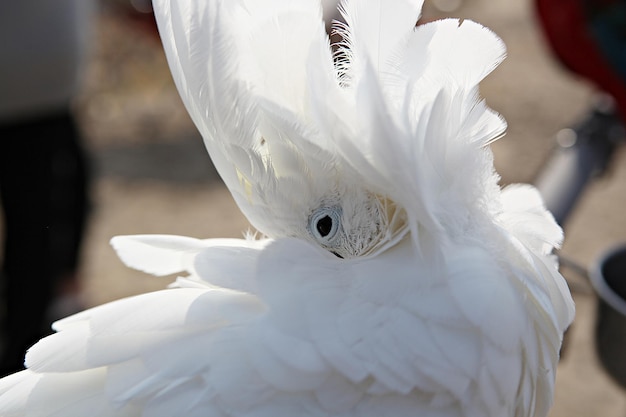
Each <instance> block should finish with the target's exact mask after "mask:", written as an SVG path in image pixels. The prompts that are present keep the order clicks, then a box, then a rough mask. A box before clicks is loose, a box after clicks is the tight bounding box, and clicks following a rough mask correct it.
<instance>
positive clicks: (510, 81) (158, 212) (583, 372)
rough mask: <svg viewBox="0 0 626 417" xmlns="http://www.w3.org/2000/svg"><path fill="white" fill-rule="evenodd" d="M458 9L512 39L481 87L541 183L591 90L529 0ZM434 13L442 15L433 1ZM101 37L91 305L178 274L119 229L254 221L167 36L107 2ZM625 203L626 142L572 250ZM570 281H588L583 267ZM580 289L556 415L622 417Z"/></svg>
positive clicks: (589, 305) (515, 161)
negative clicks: (126, 250)
mask: <svg viewBox="0 0 626 417" xmlns="http://www.w3.org/2000/svg"><path fill="white" fill-rule="evenodd" d="M454 15H455V16H459V17H464V18H471V19H473V20H477V21H479V22H481V23H483V24H485V25H486V26H488V27H490V28H491V29H493V30H494V31H495V32H496V33H497V34H499V35H500V36H501V37H502V38H503V39H504V41H505V43H506V44H507V46H508V58H507V60H506V61H505V62H504V63H503V64H502V65H501V67H499V69H497V70H496V71H495V73H494V74H492V75H491V76H490V77H489V78H488V79H487V80H486V81H485V82H484V84H483V85H482V93H483V95H484V96H485V97H486V98H487V100H488V102H489V103H490V105H491V106H492V107H493V108H494V109H496V110H497V111H499V112H501V113H502V114H503V115H504V116H505V118H506V119H507V121H508V123H509V129H508V134H507V136H506V137H505V138H503V139H502V140H500V141H499V142H497V143H496V144H494V145H493V148H494V151H495V154H496V164H497V168H498V171H499V172H500V173H501V175H502V178H503V183H510V182H524V181H531V180H532V179H533V177H534V175H535V173H536V172H537V170H538V169H539V168H540V167H541V165H542V164H543V162H544V161H545V159H546V157H547V155H548V153H549V152H550V150H551V149H552V147H553V139H552V138H553V136H554V134H555V133H556V132H557V131H558V130H559V129H561V128H563V127H565V126H567V125H569V124H571V123H572V122H573V121H575V120H577V118H579V117H580V116H581V114H583V113H584V110H585V109H586V108H587V106H588V104H589V98H590V93H591V88H590V87H589V86H587V85H585V84H584V83H582V82H581V81H579V80H576V79H574V78H573V77H571V76H569V75H568V74H566V73H565V72H564V71H562V70H561V69H560V68H559V67H558V65H557V64H556V63H555V62H554V61H553V60H552V58H551V57H550V55H549V53H548V51H547V50H546V48H545V46H544V45H543V43H542V39H541V35H540V33H539V32H538V29H537V25H536V23H535V22H534V20H533V13H532V10H531V8H530V5H529V3H528V1H527V0H500V1H497V2H496V1H489V0H465V1H464V2H463V4H462V7H461V8H460V9H458V10H457V11H456V12H455V13H454ZM426 16H427V17H430V18H434V17H438V16H440V15H439V14H438V12H437V11H436V10H435V9H434V8H432V6H431V5H428V6H427V9H426ZM94 40H95V42H94V45H93V48H92V54H91V57H90V61H89V65H88V69H87V76H86V79H85V84H84V89H83V92H82V94H81V97H80V99H79V100H78V103H77V108H78V110H79V113H80V117H81V124H82V126H83V129H84V132H85V135H86V146H87V148H88V150H89V152H90V154H91V157H92V160H93V169H94V182H93V188H92V196H93V201H94V210H93V213H92V218H91V225H90V228H89V234H88V236H87V239H86V242H85V245H84V263H83V271H82V276H83V278H84V285H85V290H86V295H87V298H88V301H89V304H92V305H95V304H100V303H102V302H105V301H109V300H113V299H116V298H120V297H123V296H126V295H129V294H136V293H140V292H145V291H148V290H154V289H160V288H163V287H164V286H165V285H167V283H169V282H170V281H171V278H153V277H149V276H146V275H143V274H141V273H137V272H133V271H131V270H129V269H127V268H125V267H124V266H123V265H122V264H121V263H120V262H119V261H118V260H117V258H116V257H115V255H114V253H113V251H112V250H111V249H110V247H109V246H108V240H109V239H110V238H111V237H112V236H115V235H120V234H137V233H172V234H181V235H189V236H195V237H202V238H210V237H228V236H232V237H240V236H241V234H242V232H243V231H245V230H246V229H247V228H248V225H247V222H246V220H245V219H244V218H243V216H242V215H241V214H240V213H239V211H238V209H237V208H236V206H235V205H234V203H233V201H232V199H231V197H230V195H229V194H228V192H227V191H226V190H225V188H224V187H223V185H222V183H221V182H220V181H219V179H218V178H217V177H216V174H215V172H214V170H213V169H212V167H211V165H210V161H209V158H208V156H207V155H206V154H205V152H204V149H203V145H202V143H201V139H200V137H199V136H198V134H197V133H196V131H195V129H194V128H193V126H192V125H191V122H190V121H189V119H188V117H187V115H186V113H185V111H184V109H183V108H182V106H181V103H180V101H179V99H178V96H177V93H176V91H175V89H174V87H173V85H172V82H171V78H170V76H169V72H168V69H167V66H166V63H165V59H164V57H163V54H162V52H161V49H160V44H159V42H158V39H157V38H155V37H154V36H152V34H150V33H149V31H145V30H143V29H142V28H140V27H138V26H137V25H134V24H131V23H129V21H128V20H126V19H124V18H120V17H119V16H117V15H115V14H111V13H109V12H105V13H102V14H101V15H100V16H99V18H98V20H97V24H96V26H95V39H94ZM625 207H626V153H624V152H620V153H619V154H618V156H617V158H616V160H615V161H614V164H613V167H612V169H611V172H610V173H609V175H608V176H606V177H604V178H601V179H599V180H597V181H595V182H594V183H593V185H592V186H591V187H590V188H589V189H588V190H587V192H586V193H585V195H584V196H583V199H582V201H581V202H580V204H579V206H578V207H577V209H576V211H575V213H574V214H573V216H572V217H571V219H570V221H569V222H568V223H567V225H566V241H565V245H564V248H563V254H565V255H567V256H568V257H569V258H571V259H574V260H576V261H577V262H579V263H580V264H581V265H583V266H585V267H590V266H591V265H593V263H594V262H595V260H596V259H597V258H598V256H599V255H600V254H601V253H602V252H603V251H605V250H606V249H607V248H609V247H611V246H612V245H614V244H616V243H618V242H623V241H626V221H625V220H626V218H625V217H624V208H625ZM568 279H570V280H573V281H576V282H580V280H579V279H578V278H577V277H576V276H574V275H573V274H568ZM575 298H576V303H577V309H578V312H577V319H576V322H575V324H574V326H573V329H572V331H571V332H570V333H571V343H570V348H569V350H568V352H567V355H566V356H565V358H564V360H563V361H562V363H561V365H560V369H559V373H558V383H557V392H556V404H555V406H554V408H553V411H552V414H551V415H552V416H553V417H560V416H568V417H578V416H580V417H583V416H585V417H589V416H603V417H623V416H624V415H626V400H625V397H624V393H623V392H622V391H620V390H619V389H618V388H616V386H615V385H613V383H612V382H611V381H610V380H609V379H608V377H606V376H605V374H604V372H603V370H602V369H601V367H600V366H599V365H598V363H597V360H596V357H595V352H594V346H593V326H594V320H595V297H594V295H593V294H591V293H586V294H585V293H582V294H576V297H575ZM624 349H625V351H626V346H625V347H624Z"/></svg>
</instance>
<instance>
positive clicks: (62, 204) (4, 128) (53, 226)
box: [0, 0, 93, 375]
mask: <svg viewBox="0 0 626 417" xmlns="http://www.w3.org/2000/svg"><path fill="white" fill-rule="evenodd" d="M92 9H93V4H92V3H91V2H90V1H89V0H55V1H48V0H19V1H7V2H4V3H3V4H2V6H1V7H0V60H1V61H0V198H1V200H2V209H3V212H4V228H3V229H4V256H3V265H2V271H1V278H2V279H1V283H2V285H3V288H2V289H3V293H2V296H3V297H2V298H1V299H0V307H1V308H3V309H4V310H5V314H4V317H3V320H2V328H1V330H2V335H1V336H0V342H1V343H2V346H1V347H2V350H1V352H2V357H1V358H2V359H1V362H0V373H1V374H3V375H4V374H6V373H9V372H13V371H15V370H18V369H21V368H22V366H23V358H24V353H25V351H26V349H27V348H29V347H30V346H31V345H32V344H33V343H35V342H36V341H37V340H38V339H40V338H41V337H42V336H44V335H46V334H48V333H50V324H51V320H53V319H56V318H58V317H54V316H55V315H56V313H55V312H54V311H53V310H54V309H59V308H63V306H61V305H60V304H62V303H63V302H65V303H66V304H67V303H68V302H69V303H70V304H71V303H74V304H76V303H77V302H78V301H77V300H78V281H77V277H76V274H77V265H78V257H79V247H80V243H81V238H82V235H83V230H84V227H85V218H86V212H87V166H86V161H85V156H84V154H83V151H82V149H81V145H80V134H79V131H78V129H77V127H76V123H75V120H74V116H73V114H72V111H71V108H70V103H71V99H72V97H73V96H74V94H75V92H76V89H77V86H78V83H79V78H80V72H81V71H80V70H81V67H82V61H83V55H84V52H85V47H86V45H87V41H88V38H89V28H90V27H91V26H92V25H91V21H90V18H91V15H92ZM67 308H69V309H75V308H77V306H71V307H67ZM67 312H70V311H67Z"/></svg>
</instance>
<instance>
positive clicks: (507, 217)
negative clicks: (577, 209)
mask: <svg viewBox="0 0 626 417" xmlns="http://www.w3.org/2000/svg"><path fill="white" fill-rule="evenodd" d="M421 6H422V1H421V0H386V1H383V0H360V1H359V0H346V1H343V2H342V4H341V10H342V12H343V14H344V17H345V20H346V22H347V25H346V26H341V27H340V28H339V31H340V32H341V33H342V34H343V35H344V43H343V44H342V45H341V46H340V48H339V49H338V51H337V53H336V54H335V55H334V56H333V53H332V52H331V48H330V46H329V41H328V38H327V36H326V34H325V32H324V24H323V21H322V18H321V8H320V4H319V3H318V2H314V1H310V0H228V1H227V0H202V1H200V0H176V1H172V0H156V1H155V2H154V7H155V12H156V15H157V21H158V24H159V29H160V32H161V37H162V39H163V44H164V46H165V51H166V53H167V57H168V60H169V63H170V67H171V70H172V73H173V75H174V79H175V81H176V84H177V86H178V89H179V91H180V94H181V96H182V98H183V101H184V102H185V105H186V107H187V109H188V111H189V113H190V114H191V116H192V118H193V120H194V122H195V123H196V125H197V126H198V129H199V130H200V132H201V133H202V135H203V137H204V140H205V143H206V146H207V149H208V151H209V154H210V155H211V158H212V160H213V162H214V164H215V166H216V167H217V169H218V170H219V172H220V174H221V176H222V178H223V179H224V181H225V183H226V185H227V186H228V188H229V189H230V191H231V192H232V194H233V197H234V198H235V200H236V201H237V203H238V205H239V207H240V208H241V209H242V211H243V212H244V213H245V215H246V216H247V217H248V219H249V220H250V222H251V223H252V224H253V225H254V226H255V227H256V228H257V229H258V230H259V231H260V232H261V233H262V234H263V235H265V236H267V238H263V239H260V240H253V239H248V240H238V239H212V240H197V239H192V238H186V237H176V236H126V237H117V238H114V239H113V241H112V244H113V246H114V248H115V249H116V250H117V252H118V253H119V255H120V257H121V258H122V260H123V261H124V262H125V263H126V264H127V265H129V266H130V267H133V268H137V269H140V270H143V271H146V272H149V273H152V274H156V275H167V274H171V273H181V274H182V276H181V278H179V279H178V280H177V281H176V283H175V285H174V286H175V287H178V288H172V289H167V290H163V291H159V292H155V293H149V294H144V295H140V296H136V297H132V298H128V299H123V300H119V301H115V302H112V303H110V304H106V305H103V306H100V307H96V308H93V309H91V310H87V311H85V312H82V313H79V314H77V315H75V316H72V317H69V318H67V319H64V320H61V321H59V322H57V323H56V324H55V325H54V328H55V330H57V333H56V334H54V335H52V336H50V337H48V338H46V339H43V340H42V341H40V342H39V343H38V344H37V345H35V346H34V347H33V348H31V349H30V350H29V352H28V353H27V356H26V364H27V366H28V368H29V369H28V370H26V371H23V372H20V373H17V374H14V375H11V376H9V377H7V378H5V379H2V380H1V381H0V416H5V417H13V416H63V417H72V416H77V417H78V416H80V417H84V416H92V417H95V416H149V417H159V416H168V417H171V416H188V417H191V416H203V417H207V416H233V417H243V416H250V417H263V416H267V417H270V416H271V417H296V416H297V417H305V416H363V417H366V416H377V417H380V416H393V417H403V416H407V417H408V416H441V417H451V416H467V417H470V416H471V417H474V416H494V417H495V416H498V417H502V416H545V415H546V414H547V412H548V409H549V407H550V404H551V401H552V393H553V385H554V373H555V370H556V365H557V362H558V356H559V348H560V344H561V337H562V333H563V331H564V330H565V328H566V327H567V326H568V325H569V323H570V322H571V320H572V318H573V313H574V307H573V302H572V299H571V297H570V295H569V292H568V290H567V287H566V285H565V283H564V280H563V278H562V277H561V276H560V275H559V273H558V271H557V267H556V262H555V260H554V259H553V257H552V256H551V254H550V253H551V251H552V249H553V248H554V247H555V246H557V245H558V244H559V243H560V241H561V237H562V236H561V230H560V228H559V227H558V226H557V225H556V223H555V222H554V220H553V218H552V217H551V216H550V214H549V213H547V212H546V210H545V209H544V208H543V205H542V202H541V198H540V197H539V195H538V193H537V192H536V191H535V190H534V189H533V188H532V187H530V186H513V187H508V188H506V189H504V190H500V188H499V187H498V185H497V182H498V177H497V175H496V173H495V172H494V170H493V161H492V155H491V153H490V150H489V148H488V145H489V143H490V142H491V141H493V140H495V139H497V137H499V136H500V135H501V134H502V133H503V132H504V130H505V123H504V121H503V120H502V118H500V117H499V116H498V115H497V114H496V113H494V112H493V111H492V110H490V109H489V108H488V107H487V106H486V104H485V103H484V101H481V100H480V99H479V97H478V83H479V82H480V81H481V80H482V79H483V78H484V77H485V76H486V75H487V74H488V73H489V72H490V71H491V70H493V69H494V68H495V67H496V66H497V65H498V63H499V62H500V61H501V60H502V58H503V57H504V53H505V52H504V46H503V44H502V42H501V41H500V40H499V39H498V38H497V37H496V36H495V35H494V34H493V33H492V32H490V31H489V30H488V29H485V28H484V27H482V26H480V25H478V24H476V23H473V22H470V21H462V22H461V21H457V20H444V21H438V22H432V23H428V24H425V25H423V26H418V27H417V28H415V23H416V21H417V19H418V18H419V14H420V10H421Z"/></svg>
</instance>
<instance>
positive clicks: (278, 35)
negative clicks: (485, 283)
mask: <svg viewBox="0 0 626 417" xmlns="http://www.w3.org/2000/svg"><path fill="white" fill-rule="evenodd" d="M421 7H422V0H393V1H385V2H383V1H382V0H379V1H373V0H368V1H359V0H345V1H343V2H342V3H341V5H340V9H341V11H342V14H343V16H344V18H345V20H346V22H347V24H345V25H343V24H338V25H337V27H336V30H337V31H338V32H339V34H340V35H341V36H342V38H343V41H342V42H341V43H340V44H339V45H338V46H337V48H335V49H336V50H335V52H333V50H332V48H331V45H330V43H329V38H328V36H327V34H326V32H325V26H324V22H323V21H322V13H321V7H320V4H319V2H314V1H310V0H297V1H293V0H291V1H288V0H263V1H260V0H231V1H225V0H207V1H204V2H194V1H191V0H185V1H182V0H181V1H171V0H158V1H156V2H155V12H156V16H157V21H158V24H159V29H160V32H161V37H162V39H163V43H164V46H165V51H166V54H167V57H168V61H169V63H170V67H171V69H172V73H173V75H174V79H175V81H176V84H177V87H178V89H179V91H180V93H181V96H182V98H183V101H184V103H185V105H186V107H187V109H188V111H189V113H190V114H191V116H192V118H193V120H194V122H195V123H196V125H197V126H198V128H199V130H200V132H201V133H202V135H203V137H204V140H205V144H206V146H207V149H208V151H209V154H210V155H211V158H212V160H213V163H214V164H215V166H216V168H217V169H218V171H219V172H220V175H221V176H222V178H223V179H224V182H225V183H226V185H227V186H228V188H229V189H230V191H231V193H232V194H233V196H234V198H235V200H236V202H237V204H238V205H239V207H240V208H241V210H242V211H243V212H244V214H245V215H246V217H247V218H248V220H249V221H250V222H251V224H252V225H253V226H254V227H256V228H257V229H258V230H259V231H260V232H261V233H263V234H265V235H267V236H269V237H274V238H280V237H297V238H301V239H305V240H308V241H310V242H312V243H314V244H316V245H318V246H320V247H322V248H324V249H326V250H328V251H329V252H331V253H333V254H335V255H337V256H338V257H341V258H353V257H360V256H368V255H373V254H376V253H378V252H380V251H381V250H384V249H385V248H388V247H389V246H392V245H393V244H394V243H396V242H397V241H399V240H400V239H402V238H403V237H404V236H406V234H407V233H409V234H411V236H412V238H413V239H414V241H415V242H416V243H418V245H419V243H420V241H421V240H423V239H430V240H432V239H433V238H435V239H445V238H447V237H448V236H450V235H454V234H455V233H463V232H467V229H468V228H471V227H473V226H472V225H473V224H477V223H480V218H481V216H483V215H484V213H486V212H489V211H490V210H492V206H493V204H497V200H498V199H497V198H494V196H495V197H497V196H498V195H499V194H498V191H496V190H498V187H497V176H496V175H495V173H494V171H493V163H492V159H491V154H490V151H489V150H488V148H487V146H486V145H487V144H488V143H489V142H491V141H492V140H494V139H495V138H497V137H498V136H500V135H501V134H502V133H503V131H504V129H505V123H504V121H503V120H502V118H500V117H499V116H498V115H497V114H496V113H494V112H493V111H491V110H490V109H489V108H488V107H487V106H486V104H485V103H484V102H483V101H480V100H479V98H478V93H477V91H478V83H479V82H480V81H481V80H482V79H483V78H484V77H485V76H486V75H487V74H488V73H489V72H491V70H492V69H493V68H495V66H497V64H498V63H499V62H500V61H501V59H502V58H503V56H504V46H503V44H502V42H501V41H500V40H499V39H498V38H497V36H495V35H494V34H493V33H492V32H490V31H489V30H487V29H485V28H483V27H482V26H480V25H478V24H476V23H473V22H469V21H465V22H460V21H458V20H444V21H439V22H432V23H428V24H425V25H423V26H418V27H417V28H416V26H415V25H416V22H417V20H418V19H419V16H420V12H421ZM483 217H484V216H483Z"/></svg>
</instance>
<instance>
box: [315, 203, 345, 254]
mask: <svg viewBox="0 0 626 417" xmlns="http://www.w3.org/2000/svg"><path fill="white" fill-rule="evenodd" d="M341 213H342V211H341V207H339V206H333V207H320V208H319V209H317V210H315V211H314V212H313V213H312V214H311V215H310V216H309V233H311V235H313V237H314V238H315V240H317V241H318V242H319V243H320V244H322V245H326V246H328V245H331V244H332V242H333V240H334V239H335V238H336V237H337V236H338V233H337V232H339V229H340V226H341Z"/></svg>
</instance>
